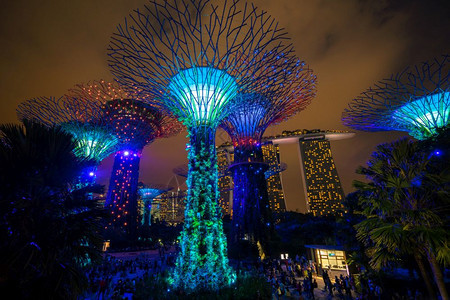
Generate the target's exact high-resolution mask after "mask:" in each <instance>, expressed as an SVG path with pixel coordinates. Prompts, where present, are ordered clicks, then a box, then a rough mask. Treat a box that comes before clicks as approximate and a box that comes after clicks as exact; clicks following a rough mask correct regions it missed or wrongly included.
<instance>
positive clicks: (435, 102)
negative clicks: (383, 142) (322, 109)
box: [342, 55, 450, 140]
mask: <svg viewBox="0 0 450 300" xmlns="http://www.w3.org/2000/svg"><path fill="white" fill-rule="evenodd" d="M449 69H450V56H449V55H445V56H443V58H442V59H441V60H438V59H436V60H434V61H433V62H431V63H428V62H425V63H422V64H421V65H418V66H415V67H413V68H407V69H405V70H404V71H403V72H401V73H399V74H397V75H392V76H391V78H389V79H385V80H382V81H379V82H378V83H377V84H375V86H374V87H372V88H370V89H368V90H367V91H365V92H363V93H362V94H361V95H360V96H358V97H357V98H356V99H354V100H353V101H352V102H351V103H350V104H349V108H347V109H345V111H344V113H343V114H342V122H343V123H344V125H346V126H349V127H352V128H355V129H357V130H363V131H388V130H399V131H406V132H408V133H409V134H410V135H411V136H413V137H415V138H416V139H419V140H423V139H427V138H429V137H431V136H432V135H434V134H435V133H436V129H437V128H441V127H445V126H447V125H448V124H449V120H450V79H449V78H450V76H449Z"/></svg>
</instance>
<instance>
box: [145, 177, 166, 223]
mask: <svg viewBox="0 0 450 300" xmlns="http://www.w3.org/2000/svg"><path fill="white" fill-rule="evenodd" d="M172 189H173V187H169V186H166V185H162V184H150V185H145V186H144V187H142V188H139V196H140V199H141V201H142V209H141V215H142V219H141V224H142V225H151V222H152V216H151V211H152V202H153V199H155V198H156V197H158V196H159V195H161V194H163V193H165V192H168V191H170V190H172Z"/></svg>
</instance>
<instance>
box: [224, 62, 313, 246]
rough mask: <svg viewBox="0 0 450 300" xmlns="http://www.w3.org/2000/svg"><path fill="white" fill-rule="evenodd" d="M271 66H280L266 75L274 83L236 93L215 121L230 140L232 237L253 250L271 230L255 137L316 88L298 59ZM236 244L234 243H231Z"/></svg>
mask: <svg viewBox="0 0 450 300" xmlns="http://www.w3.org/2000/svg"><path fill="white" fill-rule="evenodd" d="M271 68H272V69H273V68H276V69H280V70H282V72H280V73H278V74H277V75H278V77H277V78H274V76H273V75H272V77H271V80H276V81H277V82H279V84H277V85H276V86H275V87H273V88H271V89H270V91H269V92H268V91H265V92H264V93H248V92H245V93H240V94H238V95H237V98H241V99H242V100H241V101H235V102H236V104H235V105H231V106H230V113H229V115H228V116H227V117H226V118H225V119H224V120H223V122H222V123H221V125H220V126H221V128H222V129H224V130H225V131H226V132H227V133H228V134H229V135H230V137H231V140H232V143H233V145H234V162H233V164H232V165H231V166H230V170H231V172H232V177H233V182H234V188H233V222H232V241H233V242H239V241H241V240H245V241H249V242H250V244H251V245H253V246H257V247H258V249H259V254H260V255H264V252H267V243H268V240H269V239H270V233H271V231H272V230H273V223H272V220H271V215H272V213H271V210H270V206H269V199H268V192H267V181H266V177H265V173H266V172H267V171H268V170H269V165H268V164H267V163H265V162H264V157H263V152H262V147H261V139H262V136H263V134H264V132H265V130H266V129H267V127H269V126H270V125H274V124H278V123H280V122H282V121H284V120H286V119H288V118H289V117H291V116H293V115H294V114H296V113H298V112H299V111H301V110H303V109H305V108H306V106H307V105H308V104H309V103H310V102H311V100H312V99H313V97H314V96H315V92H316V76H315V75H314V74H313V73H312V70H311V69H309V68H308V67H306V64H305V63H304V62H303V61H300V60H298V59H291V60H287V59H280V60H277V61H275V63H274V64H272V65H271ZM237 246H238V247H239V246H240V245H239V244H238V245H237Z"/></svg>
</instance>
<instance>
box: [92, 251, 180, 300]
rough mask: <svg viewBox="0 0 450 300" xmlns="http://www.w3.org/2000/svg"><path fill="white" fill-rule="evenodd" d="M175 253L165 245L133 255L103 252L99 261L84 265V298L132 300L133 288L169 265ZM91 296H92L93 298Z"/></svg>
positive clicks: (172, 262) (173, 260) (173, 259)
mask: <svg viewBox="0 0 450 300" xmlns="http://www.w3.org/2000/svg"><path fill="white" fill-rule="evenodd" d="M174 262H175V255H174V253H173V252H169V251H168V249H166V248H163V247H162V248H159V249H158V252H156V251H155V253H142V254H139V255H138V256H135V257H133V258H127V257H120V255H117V256H114V255H105V257H104V259H103V261H102V263H101V264H98V265H95V266H91V267H89V268H87V270H86V272H87V277H88V280H89V291H88V293H87V294H86V295H85V298H87V299H132V295H133V294H134V292H135V290H136V287H137V286H138V285H139V284H141V283H142V282H144V281H146V280H147V279H148V278H149V277H150V276H154V275H155V274H160V273H162V272H163V271H164V270H165V269H166V268H167V267H169V266H173V265H174ZM94 295H95V297H94Z"/></svg>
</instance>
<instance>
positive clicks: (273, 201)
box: [217, 141, 286, 215]
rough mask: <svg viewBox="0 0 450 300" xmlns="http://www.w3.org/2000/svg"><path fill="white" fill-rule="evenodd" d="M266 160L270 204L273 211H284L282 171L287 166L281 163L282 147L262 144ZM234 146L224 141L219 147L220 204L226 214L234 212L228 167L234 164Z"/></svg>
mask: <svg viewBox="0 0 450 300" xmlns="http://www.w3.org/2000/svg"><path fill="white" fill-rule="evenodd" d="M261 148H262V151H263V156H264V162H265V163H267V164H268V165H269V170H268V171H267V172H266V178H267V189H268V194H269V205H270V208H271V209H272V211H274V212H282V211H285V210H286V204H285V201H284V193H283V185H282V183H281V178H280V172H281V171H284V170H285V168H286V165H285V164H282V163H280V147H279V146H278V145H274V144H272V143H271V142H269V141H268V142H266V143H265V144H264V145H262V147H261ZM233 161H234V154H233V146H231V144H229V143H224V144H222V145H220V146H219V147H217V165H218V169H219V191H220V199H219V206H220V207H221V208H222V212H223V213H224V214H230V215H232V214H233V209H232V203H233V178H232V177H231V174H230V173H229V172H228V167H229V166H230V165H232V164H233Z"/></svg>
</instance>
